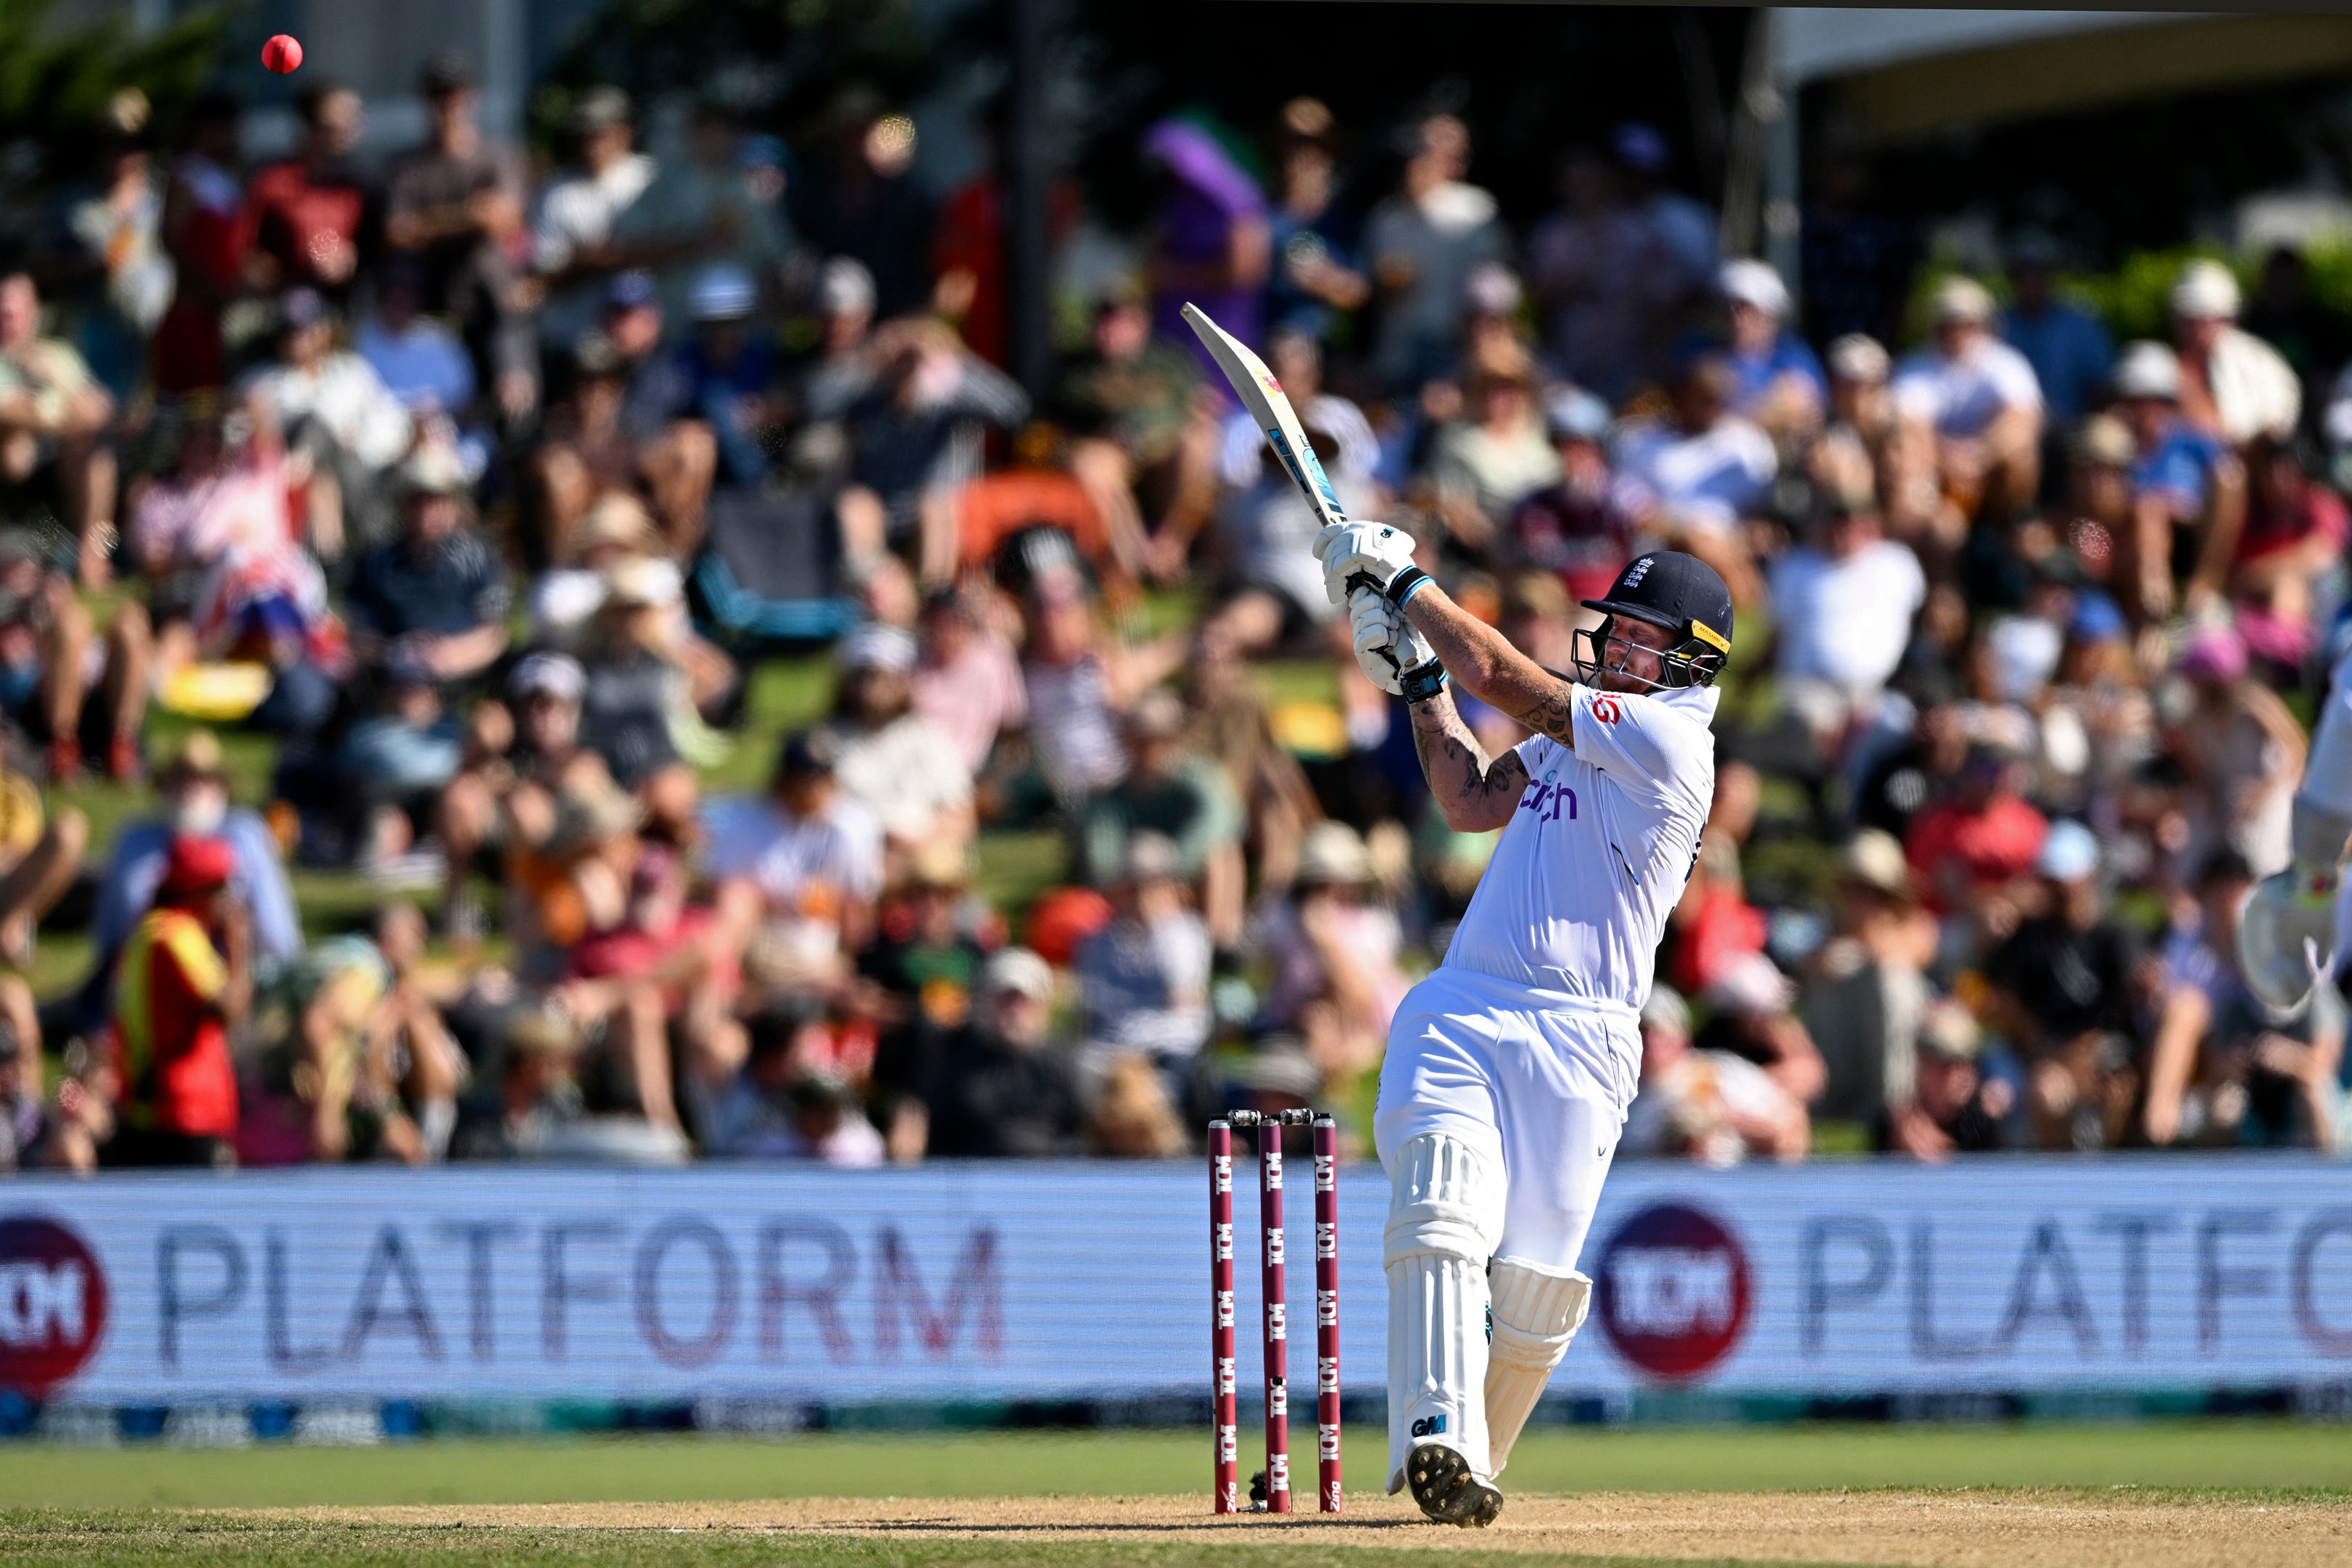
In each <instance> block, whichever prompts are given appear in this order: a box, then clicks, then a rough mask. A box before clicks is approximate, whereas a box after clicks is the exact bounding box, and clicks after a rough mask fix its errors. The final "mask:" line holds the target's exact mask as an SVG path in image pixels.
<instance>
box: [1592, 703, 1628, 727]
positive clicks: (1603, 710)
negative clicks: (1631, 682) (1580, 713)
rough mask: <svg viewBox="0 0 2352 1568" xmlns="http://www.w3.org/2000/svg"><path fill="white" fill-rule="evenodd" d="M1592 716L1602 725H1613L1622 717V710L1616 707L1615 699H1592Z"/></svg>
mask: <svg viewBox="0 0 2352 1568" xmlns="http://www.w3.org/2000/svg"><path fill="white" fill-rule="evenodd" d="M1592 716H1593V717H1595V718H1597V719H1599V720H1600V721H1601V723H1603V724H1615V723H1616V722H1617V721H1618V720H1619V719H1620V718H1622V717H1623V716H1624V709H1622V708H1621V707H1619V706H1617V699H1616V698H1615V697H1594V698H1593V699H1592Z"/></svg>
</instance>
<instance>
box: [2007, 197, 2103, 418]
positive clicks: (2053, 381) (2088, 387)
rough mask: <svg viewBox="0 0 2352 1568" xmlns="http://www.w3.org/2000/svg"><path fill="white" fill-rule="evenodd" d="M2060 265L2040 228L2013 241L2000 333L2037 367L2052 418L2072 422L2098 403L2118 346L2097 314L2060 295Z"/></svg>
mask: <svg viewBox="0 0 2352 1568" xmlns="http://www.w3.org/2000/svg"><path fill="white" fill-rule="evenodd" d="M2057 266H2058V244H2057V241H2055V240H2054V239H2053V238H2052V237H2051V236H2050V235H2046V234H2044V233H2042V231H2041V230H2039V229H2027V230H2026V231H2024V232H2023V233H2021V234H2020V235H2017V237H2016V238H2014V239H2012V240H2011V241H2010V245H2009V292H2010V304H2009V308H2008V309H2006V310H2004V311H2002V312H2001V316H2000V335H2001V337H2002V338H2003V339H2004V340H2007V342H2008V343H2009V346H2010V347H2011V348H2013V349H2015V350H2017V351H2018V352H2019V353H2021V354H2023V355H2024V356H2025V361H2026V363H2028V364H2030V365H2032V367H2033V375H2034V379H2035V380H2036V381H2038V382H2041V383H2042V398H2043V399H2044V400H2045V401H2046V402H2048V403H2049V404H2050V413H2051V414H2052V416H2053V418H2056V419H2058V420H2060V421H2062V422H2063V423H2073V422H2074V421H2075V420H2078V419H2080V418H2082V417H2083V415H2084V414H2085V413H2088V412H2090V408H2091V405H2092V404H2093V403H2095V402H2097V401H2098V395H2099V392H2100V389H2101V388H2102V386H2104V384H2105V382H2106V379H2107V371H2109V369H2110V368H2112V367H2113V366H2114V364H2115V362H2116V345H2115V343H2114V341H2113V340H2111V339H2109V338H2108V336H2107V329H2105V327H2102V326H2101V325H2099V320H2098V318H2097V317H2095V316H2094V315H2092V314H2091V313H2090V312H2089V311H2087V310H2085V309H2084V308H2082V307H2081V306H2079V305H2076V304H2074V302H2072V301H2071V300H2066V299H2062V298H2059V297H2058V295H2057V293H2056V291H2055V290H2054V289H2053V287H2052V285H2053V281H2054V278H2053V275H2054V273H2055V271H2056V269H2057Z"/></svg>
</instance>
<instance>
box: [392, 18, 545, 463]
mask: <svg viewBox="0 0 2352 1568" xmlns="http://www.w3.org/2000/svg"><path fill="white" fill-rule="evenodd" d="M417 94H418V96H419V97H421V98H423V99H425V110H426V113H427V115H428V116H429V118H430V125H431V128H430V131H429V132H428V134H427V136H426V139H425V145H424V146H423V147H421V148H419V149H417V150H416V151H415V152H412V153H410V154H409V155H408V156H407V157H405V158H404V159H402V160H401V161H400V162H398V163H396V164H395V165H394V168H393V170H392V172H391V176H390V178H389V179H388V180H387V181H386V183H385V190H384V213H383V237H384V243H385V245H386V246H388V247H389V248H390V249H392V250H394V251H395V252H404V253H406V254H407V255H409V256H414V257H415V260H416V266H417V271H418V277H419V282H420V285H421V287H422V290H423V293H424V299H425V308H426V309H427V310H430V311H433V312H435V313H436V314H440V315H446V316H448V317H450V318H452V319H454V320H456V321H457V325H458V329H459V330H460V331H461V332H463V333H464V335H465V339H466V345H467V348H468V349H469V350H472V352H473V355H474V361H475V367H476V369H477V371H478V373H479V376H480V379H481V381H482V382H484V383H485V384H487V385H488V386H489V387H491V388H492V389H493V392H494V394H495V396H496V399H497V402H498V407H499V413H501V414H502V415H504V416H505V417H506V418H507V419H509V420H515V419H520V417H521V416H522V415H523V414H525V413H529V412H530V409H531V407H532V405H533V403H534V402H535V401H536V399H537V396H538V387H537V377H536V375H535V373H534V369H533V366H534V361H535V354H534V352H533V348H534V345H533V344H532V342H531V340H530V327H529V323H528V321H527V319H525V318H524V317H523V316H522V314H521V313H520V308H519V307H520V301H519V298H518V297H517V295H516V292H515V290H516V285H517V282H518V281H519V280H518V277H517V269H516V267H515V259H514V258H515V256H516V254H517V247H519V246H521V245H522V244H523V243H525V226H524V204H525V200H526V192H527V190H528V188H529V183H528V181H527V179H526V178H525V175H524V171H523V165H522V160H521V159H520V156H519V155H517V153H516V152H515V151H514V150H513V149H512V148H510V147H507V146H505V145H504V144H502V143H499V142H495V141H491V140H490V139H489V138H488V137H487V136H485V135H484V134H483V131H482V125H481V113H480V110H481V93H480V89H479V87H478V83H477V81H476V78H475V76H474V71H473V68H472V66H471V65H470V64H468V63H467V60H466V57H464V56H463V55H461V54H458V53H457V51H455V50H443V51H442V52H441V53H439V54H437V55H435V56H434V57H432V58H431V59H430V60H427V61H426V62H425V68H424V70H423V72H422V73H420V75H419V76H418V78H417Z"/></svg>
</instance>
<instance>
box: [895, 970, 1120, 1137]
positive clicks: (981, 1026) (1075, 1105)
mask: <svg viewBox="0 0 2352 1568" xmlns="http://www.w3.org/2000/svg"><path fill="white" fill-rule="evenodd" d="M1053 996H1054V971H1053V970H1052V969H1051V968H1050V967H1047V965H1046V963H1045V959H1043V958H1040V957H1039V956H1037V955H1036V954H1034V953H1033V952H1031V951H1030V950H1029V949H1028V948H1026V947H1008V948H1006V949H1004V951H1003V952H1001V953H998V954H996V955H995V956H993V957H992V958H990V959H989V961H988V962H987V964H986V965H985V966H983V967H982V969H981V972H980V991H979V995H978V996H977V998H975V1000H974V1005H973V1008H972V1011H971V1022H970V1023H968V1024H967V1025H965V1026H964V1028H963V1029H962V1030H961V1031H959V1032H958V1033H957V1034H955V1035H954V1036H953V1037H951V1038H950V1040H949V1041H948V1043H947V1048H946V1050H945V1051H943V1052H942V1053H941V1057H942V1060H941V1063H940V1071H939V1073H938V1075H937V1077H936V1079H934V1080H933V1081H932V1082H928V1083H925V1084H923V1085H921V1086H920V1087H919V1092H918V1094H917V1095H915V1096H913V1097H912V1100H913V1102H914V1103H908V1104H906V1105H903V1106H901V1107H900V1110H899V1113H898V1115H896V1116H894V1117H893V1119H892V1125H891V1128H890V1147H891V1150H892V1153H893V1154H894V1155H897V1156H898V1157H899V1158H910V1157H915V1156H917V1155H919V1154H922V1153H929V1154H930V1155H939V1156H943V1157H946V1158H950V1159H975V1158H980V1159H985V1158H1015V1157H1017V1158H1026V1159H1041V1158H1047V1157H1051V1156H1054V1155H1076V1154H1077V1153H1079V1152H1081V1149H1082V1147H1083V1143H1082V1139H1083V1135H1084V1133H1085V1128H1086V1106H1085V1102H1084V1099H1083V1097H1082V1096H1081V1094H1080V1092H1079V1086H1078V1078H1077V1071H1076V1066H1075V1064H1074V1063H1073V1062H1072V1061H1071V1059H1070V1054H1069V1052H1068V1051H1065V1050H1062V1049H1060V1048H1059V1047H1058V1046H1057V1045H1056V1044H1055V1040H1054V1039H1053V1037H1052V1034H1051V1032H1050V1029H1049V1026H1050V1024H1051V1022H1052V1009H1053Z"/></svg>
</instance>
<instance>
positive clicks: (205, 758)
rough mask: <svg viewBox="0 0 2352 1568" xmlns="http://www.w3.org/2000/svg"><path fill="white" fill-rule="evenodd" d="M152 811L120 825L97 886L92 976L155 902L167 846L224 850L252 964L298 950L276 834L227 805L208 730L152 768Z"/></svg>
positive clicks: (297, 928)
mask: <svg viewBox="0 0 2352 1568" xmlns="http://www.w3.org/2000/svg"><path fill="white" fill-rule="evenodd" d="M155 789H156V795H157V805H158V807H159V808H160V810H159V811H158V813H157V814H156V815H155V816H153V817H150V818H144V819H140V820H136V821H131V822H129V823H127V824H125V825H124V827H123V829H122V832H121V836H120V837H119V838H117V839H116V840H115V842H114V849H113V852H112V853H111V854H110V856H109V857H108V861H107V866H106V870H105V873H103V874H102V875H101V876H100V879H99V884H98V904H97V908H96V910H95V912H94V913H93V914H92V915H91V916H90V946H91V950H92V953H93V955H94V956H95V959H96V962H97V972H98V974H99V975H100V976H103V975H105V974H108V973H110V972H111V968H112V966H113V962H114V956H115V954H116V953H117V952H118V951H119V950H120V949H121V946H122V945H123V943H124V941H125V940H126V939H127V938H128V937H129V936H130V935H131V930H132V928H133V927H134V926H135V925H138V923H139V920H140V917H141V916H142V915H144V914H145V913H146V912H147V910H148V908H149V906H150V905H152V904H153V902H154V899H155V889H156V888H157V886H158V885H160V884H161V883H162V881H163V874H164V871H165V869H166V864H167V862H168V860H169V858H170V852H171V847H172V845H173V842H174V841H176V840H179V839H182V838H205V839H211V838H216V839H218V840H219V841H221V842H223V843H225V844H226V845H227V846H228V851H229V857H230V858H229V872H228V879H229V892H230V894H231V895H232V896H234V897H235V899H236V903H237V904H238V906H239V907H240V908H242V909H243V910H244V911H245V912H246V915H247V920H248V922H249V924H250V925H251V928H252V933H253V953H254V956H255V958H256V959H257V960H261V961H265V962H270V963H277V962H282V961H283V960H285V959H287V958H289V957H291V956H294V954H296V953H298V952H299V951H300V950H301V947H302V926H301V921H300V919H299V915H298V914H297V911H296V909H295V905H294V892H293V888H292V887H291V885H290V884H289V883H288V882H287V879H286V865H285V862H284V859H283V857H282V855H281V853H280V852H279V850H278V840H277V837H276V836H275V835H274V834H272V833H271V832H270V831H269V827H268V823H266V822H264V821H262V820H261V818H260V816H259V815H258V814H257V813H256V812H253V811H249V810H245V809H244V808H242V807H233V806H231V805H230V804H229V788H228V775H227V772H226V758H224V757H223V755H222V752H221V744H220V740H219V738H218V737H215V735H214V734H213V732H212V731H210V730H208V729H194V730H190V731H189V732H188V733H187V734H186V735H185V736H184V737H182V739H181V740H180V741H179V743H178V744H177V745H176V746H174V747H173V748H172V749H170V750H169V751H167V752H165V753H164V754H163V757H162V758H161V759H160V760H159V762H158V764H157V767H156V769H155Z"/></svg>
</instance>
